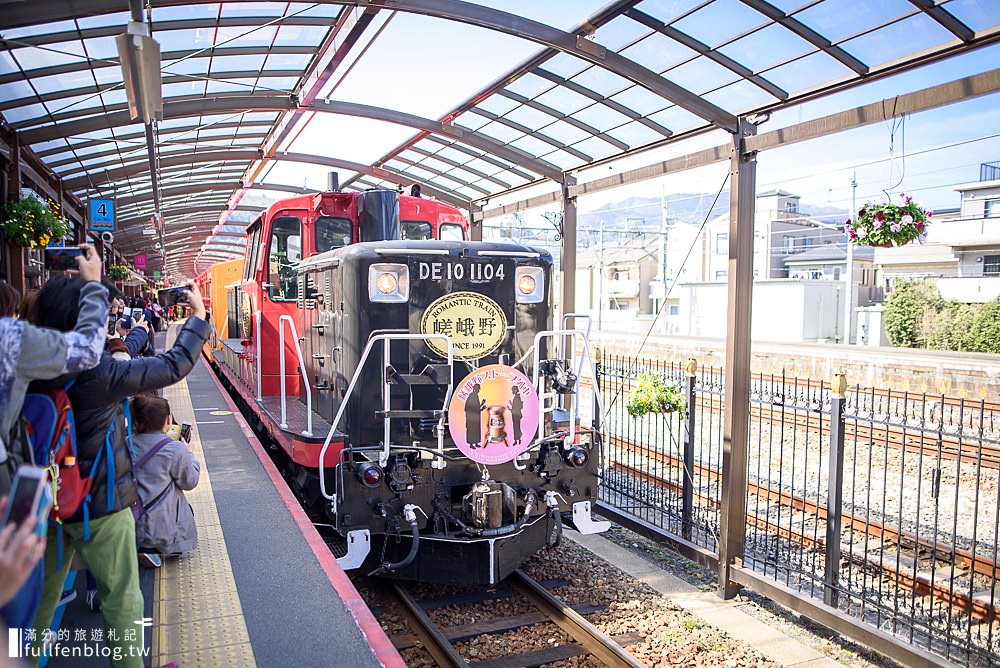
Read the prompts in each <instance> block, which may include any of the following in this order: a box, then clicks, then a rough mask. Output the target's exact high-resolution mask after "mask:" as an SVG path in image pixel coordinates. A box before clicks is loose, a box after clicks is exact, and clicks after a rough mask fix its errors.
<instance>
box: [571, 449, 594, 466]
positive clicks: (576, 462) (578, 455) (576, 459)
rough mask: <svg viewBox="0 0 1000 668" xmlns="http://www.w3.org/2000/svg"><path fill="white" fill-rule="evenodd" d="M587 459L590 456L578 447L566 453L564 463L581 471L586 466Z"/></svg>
mask: <svg viewBox="0 0 1000 668" xmlns="http://www.w3.org/2000/svg"><path fill="white" fill-rule="evenodd" d="M588 459H590V454H589V453H588V452H587V451H586V450H584V449H583V448H581V447H580V446H578V445H576V446H573V447H572V448H570V449H569V452H567V453H566V463H567V464H569V465H570V466H572V467H574V468H578V469H582V468H583V467H584V466H586V465H587V460H588Z"/></svg>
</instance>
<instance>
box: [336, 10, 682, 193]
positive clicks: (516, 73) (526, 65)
mask: <svg viewBox="0 0 1000 668" xmlns="http://www.w3.org/2000/svg"><path fill="white" fill-rule="evenodd" d="M639 2H640V0H617V1H616V2H613V3H611V4H609V5H607V6H606V7H604V8H603V9H602V10H600V11H599V12H598V13H597V14H594V15H593V16H591V17H590V18H589V19H586V20H584V21H583V22H582V23H581V24H580V25H579V26H578V27H577V28H576V30H574V31H573V34H575V35H587V34H589V33H592V32H594V31H596V30H598V29H600V28H601V27H602V26H604V25H606V24H608V23H610V22H611V21H613V20H614V19H616V18H617V17H619V16H621V15H622V14H623V13H624V12H626V11H627V10H629V9H631V8H632V7H634V6H635V5H637V4H639ZM558 53H559V51H558V50H557V49H552V48H548V49H543V50H541V51H540V52H538V53H536V54H534V55H533V56H531V57H530V58H528V59H527V60H526V61H524V62H522V63H521V64H520V65H518V66H517V67H515V68H514V69H512V70H510V71H509V72H506V73H505V74H503V75H502V76H501V77H500V78H499V79H496V80H495V81H493V83H491V84H489V85H488V86H486V87H485V88H483V89H482V90H481V91H479V92H478V93H476V94H475V95H473V96H472V97H471V98H469V99H468V100H466V101H465V102H464V103H463V104H462V105H460V106H459V107H457V108H456V109H455V110H453V111H452V112H451V113H449V114H448V115H447V116H445V117H444V118H442V119H441V120H442V121H443V122H448V121H452V120H454V119H455V118H457V117H458V116H459V115H460V114H461V113H462V112H464V111H468V110H470V109H471V108H472V107H474V106H475V105H476V104H477V103H478V102H481V101H482V100H485V99H486V98H488V97H489V96H490V95H493V94H495V93H498V92H500V91H501V90H502V89H503V88H505V87H506V86H508V85H510V84H511V83H512V82H514V81H516V80H517V79H519V78H521V77H522V76H524V75H525V74H526V73H528V72H530V71H532V70H533V69H535V68H536V67H538V66H540V65H541V64H542V63H544V62H546V61H547V60H549V59H551V58H553V57H554V56H556V55H558ZM652 129H655V128H652ZM669 135H670V132H669V131H667V132H666V136H669ZM424 138H426V135H425V134H424V133H421V135H418V136H417V137H414V138H412V139H409V140H407V141H405V142H403V143H402V144H400V145H399V146H397V147H396V148H394V149H393V150H392V151H390V152H389V153H387V154H385V155H384V156H382V159H381V160H379V161H378V162H376V163H375V164H377V165H380V164H382V163H384V162H386V161H388V160H390V159H392V158H393V157H395V156H398V155H399V154H400V153H402V152H403V151H405V150H406V149H412V148H413V147H414V145H415V144H416V143H417V142H419V141H420V140H421V139H424ZM622 150H626V149H622ZM438 159H439V160H440V159H441V158H440V157H438ZM470 171H471V170H470ZM525 178H528V180H529V181H530V180H533V179H531V178H530V177H525ZM349 183H350V182H349V181H348V184H349ZM507 187H510V186H507Z"/></svg>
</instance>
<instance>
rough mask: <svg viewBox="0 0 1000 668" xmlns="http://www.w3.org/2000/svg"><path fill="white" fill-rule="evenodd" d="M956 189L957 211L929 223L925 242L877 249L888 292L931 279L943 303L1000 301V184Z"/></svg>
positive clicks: (876, 252) (975, 185) (993, 181)
mask: <svg viewBox="0 0 1000 668" xmlns="http://www.w3.org/2000/svg"><path fill="white" fill-rule="evenodd" d="M955 190H956V191H958V192H959V193H961V195H962V204H961V207H960V208H959V209H958V210H955V211H948V212H942V213H944V215H934V216H933V217H932V218H931V221H932V224H931V225H930V227H928V228H927V241H926V243H924V244H923V245H921V244H918V243H911V244H908V245H906V246H901V247H897V248H876V249H875V265H876V267H877V268H878V270H879V271H880V273H881V278H882V280H884V281H885V283H886V284H887V285H888V286H889V287H891V286H892V285H893V284H894V283H895V281H896V280H898V279H900V278H929V279H935V280H936V282H937V286H938V289H939V290H940V292H941V296H942V297H944V298H945V299H954V300H956V301H960V302H965V303H968V304H976V303H983V302H988V301H990V300H992V299H994V298H996V297H997V296H1000V179H994V180H988V181H979V182H976V183H967V184H963V185H959V186H955Z"/></svg>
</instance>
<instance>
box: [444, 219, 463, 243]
mask: <svg viewBox="0 0 1000 668" xmlns="http://www.w3.org/2000/svg"><path fill="white" fill-rule="evenodd" d="M438 236H439V237H440V238H441V241H464V240H465V230H463V229H462V226H461V225H455V224H453V223H443V224H442V225H441V229H440V230H439V231H438Z"/></svg>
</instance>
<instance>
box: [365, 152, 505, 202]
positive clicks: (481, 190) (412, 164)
mask: <svg viewBox="0 0 1000 668" xmlns="http://www.w3.org/2000/svg"><path fill="white" fill-rule="evenodd" d="M392 160H395V161H397V162H401V163H403V164H404V165H407V166H408V167H416V168H417V169H423V170H425V171H428V172H430V173H431V174H433V175H434V176H439V177H442V178H445V179H451V178H452V177H450V176H448V174H447V173H445V172H442V171H440V170H437V169H434V168H433V167H429V166H427V165H420V164H417V163H415V162H413V161H412V160H407V159H406V158H403V157H400V156H398V155H397V156H396V157H395V158H392ZM382 166H383V167H384V168H385V169H392V168H391V167H387V166H386V165H382ZM393 171H394V172H395V173H397V174H405V173H406V171H405V168H404V169H403V170H393ZM414 178H416V177H414ZM452 180H457V179H452ZM420 183H424V181H421V182H420ZM462 185H463V186H464V187H466V188H470V189H472V190H475V191H476V192H477V193H482V194H483V195H485V196H487V197H488V196H490V195H492V194H493V193H492V192H490V191H489V190H486V189H485V188H480V187H479V186H474V185H472V184H470V183H464V182H463V183H462Z"/></svg>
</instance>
